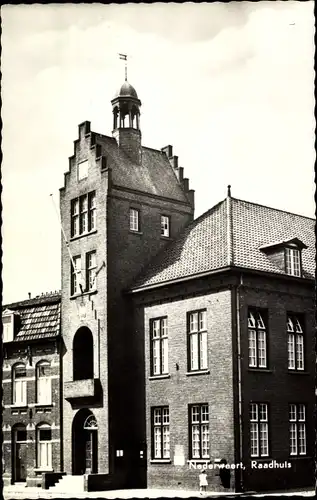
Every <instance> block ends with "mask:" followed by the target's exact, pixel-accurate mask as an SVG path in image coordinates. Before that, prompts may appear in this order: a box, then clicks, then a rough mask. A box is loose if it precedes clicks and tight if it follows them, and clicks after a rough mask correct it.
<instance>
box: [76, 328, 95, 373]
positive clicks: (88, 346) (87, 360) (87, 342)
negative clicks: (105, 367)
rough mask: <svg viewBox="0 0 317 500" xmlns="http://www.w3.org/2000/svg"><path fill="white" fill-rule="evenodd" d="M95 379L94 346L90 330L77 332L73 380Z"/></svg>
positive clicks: (81, 329) (80, 329)
mask: <svg viewBox="0 0 317 500" xmlns="http://www.w3.org/2000/svg"><path fill="white" fill-rule="evenodd" d="M92 378H94V346H93V339H92V333H91V331H90V330H89V328H86V327H82V328H79V330H78V331H77V332H76V334H75V337H74V342H73V380H85V379H92Z"/></svg>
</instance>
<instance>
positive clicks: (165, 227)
mask: <svg viewBox="0 0 317 500" xmlns="http://www.w3.org/2000/svg"><path fill="white" fill-rule="evenodd" d="M169 235H170V218H169V217H168V216H167V215H161V236H166V237H167V238H168V237H169Z"/></svg>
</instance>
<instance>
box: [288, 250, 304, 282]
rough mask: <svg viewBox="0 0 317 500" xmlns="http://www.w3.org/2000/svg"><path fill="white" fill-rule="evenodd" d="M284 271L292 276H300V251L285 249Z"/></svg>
mask: <svg viewBox="0 0 317 500" xmlns="http://www.w3.org/2000/svg"><path fill="white" fill-rule="evenodd" d="M285 271H286V274H290V275H292V276H301V259H300V251H299V250H298V249H297V248H287V247H286V248H285Z"/></svg>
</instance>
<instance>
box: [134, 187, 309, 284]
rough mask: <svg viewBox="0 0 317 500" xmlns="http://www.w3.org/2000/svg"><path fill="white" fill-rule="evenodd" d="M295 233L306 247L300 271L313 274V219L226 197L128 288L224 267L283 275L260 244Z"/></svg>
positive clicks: (180, 236)
mask: <svg viewBox="0 0 317 500" xmlns="http://www.w3.org/2000/svg"><path fill="white" fill-rule="evenodd" d="M228 200H229V203H230V206H229V208H228ZM295 238H296V239H299V240H300V241H301V242H302V243H303V244H304V245H305V246H307V248H305V246H304V247H303V250H302V268H303V272H302V276H303V277H304V278H308V279H314V273H315V221H314V219H311V218H308V217H304V216H302V215H296V214H293V213H289V212H284V211H282V210H278V209H275V208H270V207H266V206H263V205H259V204H256V203H251V202H248V201H243V200H239V199H236V198H231V197H229V198H227V199H225V200H223V201H222V202H220V203H218V204H217V205H215V206H214V207H213V208H211V209H210V210H208V211H207V212H205V213H204V214H203V215H201V216H200V217H198V218H197V219H196V220H194V221H193V222H192V224H190V225H189V226H188V227H187V228H185V229H184V231H183V232H182V233H181V234H180V235H179V237H178V238H177V239H176V240H175V241H173V242H171V243H170V244H169V245H167V246H166V247H165V248H164V249H163V250H162V251H161V252H160V253H159V254H158V255H157V256H156V257H155V258H154V259H153V260H152V261H151V263H150V265H149V266H147V268H146V269H145V270H143V271H142V273H141V274H140V275H139V276H138V278H137V279H136V280H135V282H134V284H133V286H132V287H131V290H137V289H142V288H146V287H149V286H154V285H159V284H168V283H169V282H170V281H174V280H178V279H183V278H187V277H188V278H190V277H195V276H196V275H199V274H201V273H204V272H209V271H215V270H218V269H221V268H225V267H227V266H235V267H242V268H246V269H252V270H258V271H266V272H271V273H276V274H285V271H284V269H282V268H281V267H279V266H278V264H277V263H275V262H274V261H273V260H272V259H270V258H269V256H268V255H266V253H265V252H263V246H265V245H269V244H270V243H274V242H276V241H281V240H283V241H290V240H294V239H295ZM261 247H262V250H261Z"/></svg>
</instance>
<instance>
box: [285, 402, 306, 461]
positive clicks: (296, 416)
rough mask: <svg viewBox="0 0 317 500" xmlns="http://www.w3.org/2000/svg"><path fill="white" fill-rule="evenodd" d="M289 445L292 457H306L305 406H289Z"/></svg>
mask: <svg viewBox="0 0 317 500" xmlns="http://www.w3.org/2000/svg"><path fill="white" fill-rule="evenodd" d="M289 445H290V454H291V455H306V408H305V405H303V404H291V405H290V406H289Z"/></svg>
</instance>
